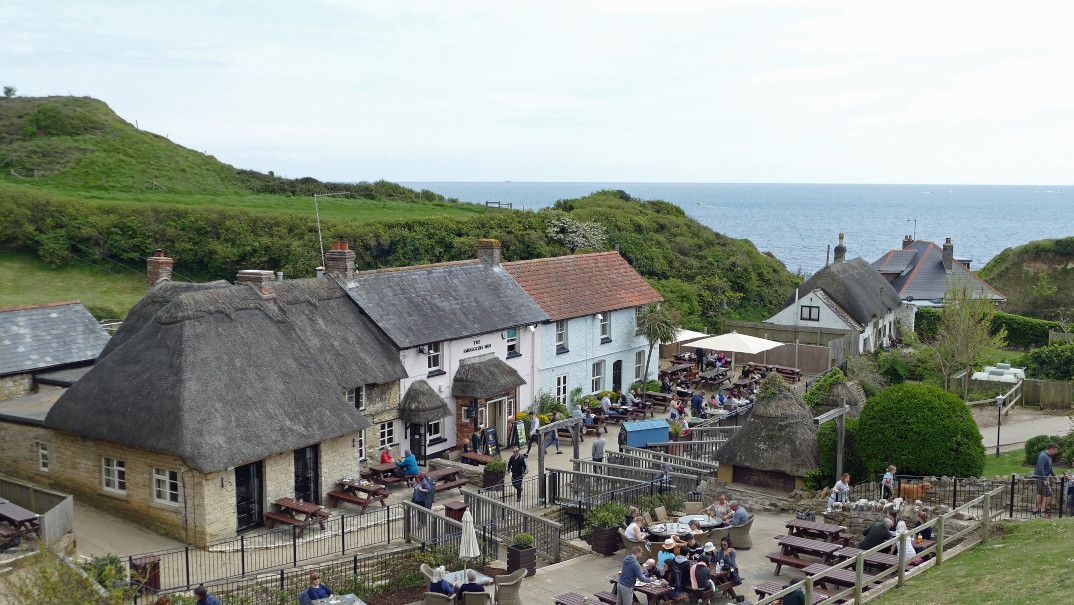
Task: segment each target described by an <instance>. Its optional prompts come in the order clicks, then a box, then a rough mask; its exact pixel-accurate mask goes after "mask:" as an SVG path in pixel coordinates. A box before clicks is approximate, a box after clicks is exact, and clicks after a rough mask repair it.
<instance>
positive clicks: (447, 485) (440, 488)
mask: <svg viewBox="0 0 1074 605" xmlns="http://www.w3.org/2000/svg"><path fill="white" fill-rule="evenodd" d="M467 483H470V480H469V479H456V480H454V481H445V482H444V483H437V484H436V493H438V494H439V493H440V492H446V491H448V490H449V489H455V488H456V487H462V486H464V485H466V484H467Z"/></svg>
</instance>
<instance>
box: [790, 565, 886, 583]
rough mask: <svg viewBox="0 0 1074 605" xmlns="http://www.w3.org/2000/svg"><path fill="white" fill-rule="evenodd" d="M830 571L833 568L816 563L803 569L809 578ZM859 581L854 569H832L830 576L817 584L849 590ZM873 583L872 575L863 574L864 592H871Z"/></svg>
mask: <svg viewBox="0 0 1074 605" xmlns="http://www.w3.org/2000/svg"><path fill="white" fill-rule="evenodd" d="M829 569H831V567H829V566H828V565H825V564H824V563H814V564H812V565H810V566H808V567H804V568H802V573H804V574H805V575H807V576H815V575H817V574H820V573H824V572H826V571H828V570H829ZM857 581H858V579H857V576H856V574H855V572H854V570H852V569H832V571H831V573H830V574H829V575H827V576H825V577H823V578H821V579H819V580H817V584H820V585H822V586H826V585H828V584H835V585H837V586H843V587H845V588H849V587H851V586H854V584H855V583H856V582H857ZM872 582H873V576H872V575H870V574H865V573H863V574H861V583H862V590H869V588H871V587H872V586H871V585H872Z"/></svg>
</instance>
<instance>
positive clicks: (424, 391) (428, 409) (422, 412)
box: [399, 380, 451, 424]
mask: <svg viewBox="0 0 1074 605" xmlns="http://www.w3.org/2000/svg"><path fill="white" fill-rule="evenodd" d="M450 415H451V410H450V409H449V408H448V406H447V404H446V403H444V400H443V399H441V398H440V395H438V394H437V393H436V391H434V390H433V387H431V386H429V383H428V382H425V381H424V380H418V381H416V382H415V383H414V384H412V385H410V386H409V387H408V388H407V390H406V395H404V396H403V400H402V401H401V402H399V416H400V417H401V418H402V419H403V422H407V423H409V424H425V423H428V422H436V421H437V420H440V419H442V418H443V417H444V416H450Z"/></svg>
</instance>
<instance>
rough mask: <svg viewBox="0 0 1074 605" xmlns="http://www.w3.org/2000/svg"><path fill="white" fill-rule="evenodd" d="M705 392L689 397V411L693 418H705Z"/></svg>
mask: <svg viewBox="0 0 1074 605" xmlns="http://www.w3.org/2000/svg"><path fill="white" fill-rule="evenodd" d="M704 408H705V391H701V392H699V393H694V394H693V396H691V397H690V410H691V412H692V413H693V415H694V418H704V417H705V409H704Z"/></svg>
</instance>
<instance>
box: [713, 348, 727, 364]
mask: <svg viewBox="0 0 1074 605" xmlns="http://www.w3.org/2000/svg"><path fill="white" fill-rule="evenodd" d="M726 365H727V356H726V355H724V354H723V351H720V354H719V355H717V356H716V367H718V368H722V367H724V366H726Z"/></svg>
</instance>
